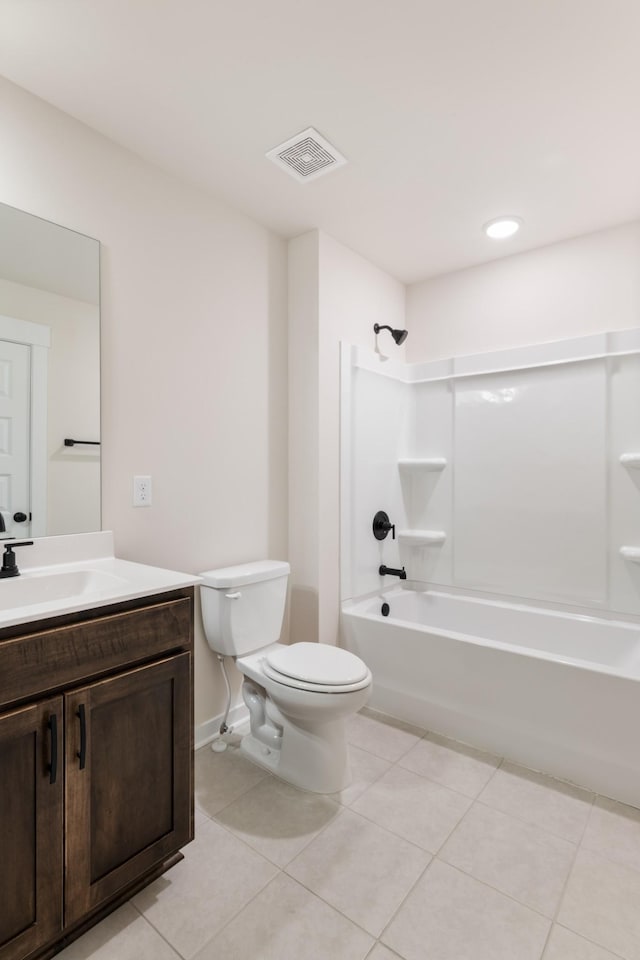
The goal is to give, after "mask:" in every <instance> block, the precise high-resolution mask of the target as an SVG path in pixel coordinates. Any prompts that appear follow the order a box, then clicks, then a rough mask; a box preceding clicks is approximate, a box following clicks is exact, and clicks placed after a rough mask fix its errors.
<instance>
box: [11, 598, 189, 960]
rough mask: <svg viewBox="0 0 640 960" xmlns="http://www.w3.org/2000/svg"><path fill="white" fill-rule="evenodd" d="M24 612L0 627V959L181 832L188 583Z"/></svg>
mask: <svg viewBox="0 0 640 960" xmlns="http://www.w3.org/2000/svg"><path fill="white" fill-rule="evenodd" d="M34 626H35V625H34V624H31V625H30V626H29V628H28V629H29V632H26V630H25V631H24V632H19V631H18V632H16V629H15V628H12V629H11V630H10V631H8V633H9V635H8V636H7V635H5V636H2V634H0V861H1V863H2V870H1V871H0V960H24V958H26V957H32V956H33V957H34V958H36V957H38V956H39V955H43V956H44V955H46V956H50V955H52V954H53V952H54V951H55V950H56V949H59V948H61V947H63V946H66V944H67V943H68V942H70V941H71V940H72V939H74V938H75V936H77V935H79V934H80V933H82V932H84V930H85V929H86V928H87V927H88V926H90V925H91V924H92V923H94V922H97V921H98V920H99V919H101V918H102V916H104V915H105V913H106V912H108V911H109V910H110V909H114V908H115V907H116V906H118V905H119V904H120V903H122V902H123V900H125V899H127V898H128V897H129V896H131V895H132V894H133V893H134V892H135V891H136V890H138V889H140V887H141V886H143V885H144V884H145V883H147V882H149V881H150V880H151V879H154V878H155V877H156V876H158V875H159V874H160V873H162V872H163V870H164V869H166V867H167V866H168V865H170V864H171V862H175V860H176V855H178V858H179V857H180V855H179V850H180V848H181V847H182V846H184V845H185V844H186V843H187V842H188V841H189V840H191V839H192V838H193V695H192V689H193V679H192V639H193V588H184V589H182V590H179V591H175V592H173V593H172V594H166V595H161V596H159V597H152V598H147V599H146V600H138V601H129V602H128V603H127V604H120V605H118V606H114V607H111V608H102V609H101V610H100V611H90V612H86V613H85V614H83V615H82V616H79V615H78V614H74V615H71V616H68V617H65V618H60V619H59V621H57V622H55V624H54V623H52V622H51V621H48V622H47V623H46V625H43V627H42V628H41V629H39V630H35V629H34ZM23 630H24V628H23ZM2 633H4V634H6V633H7V631H2ZM45 651H48V653H49V657H48V661H47V663H46V664H43V663H42V656H43V654H44V653H45ZM27 699H28V701H29V702H26V703H25V702H23V701H25V700H27ZM15 701H18V702H17V703H16V702H15Z"/></svg>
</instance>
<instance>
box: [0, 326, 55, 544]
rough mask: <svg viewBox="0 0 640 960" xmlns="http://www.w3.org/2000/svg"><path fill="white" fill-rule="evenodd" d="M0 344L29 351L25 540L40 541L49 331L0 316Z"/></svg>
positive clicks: (43, 515)
mask: <svg viewBox="0 0 640 960" xmlns="http://www.w3.org/2000/svg"><path fill="white" fill-rule="evenodd" d="M0 340H8V341H10V342H11V343H21V344H24V345H25V346H28V347H29V348H30V353H31V368H30V374H31V382H30V384H29V396H30V412H29V420H30V431H29V432H30V447H29V496H30V504H29V510H30V512H31V514H32V520H31V523H30V529H29V536H31V537H44V536H46V531H47V481H46V477H47V377H48V351H49V347H50V346H51V330H50V329H49V327H47V326H46V325H45V324H42V323H33V322H31V321H30V320H18V319H17V318H16V317H7V316H4V315H2V314H0Z"/></svg>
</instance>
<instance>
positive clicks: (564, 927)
mask: <svg viewBox="0 0 640 960" xmlns="http://www.w3.org/2000/svg"><path fill="white" fill-rule="evenodd" d="M554 926H555V927H560V928H561V929H562V930H566V931H567V933H573V934H574V935H575V936H576V937H580V938H581V939H582V940H584V941H585V942H586V943H590V944H591V945H592V946H594V947H597V948H598V949H599V950H604V951H605V953H610V954H611V956H612V957H615V960H625V957H623V955H622V954H621V953H617V952H616V951H615V950H612V949H611V947H604V946H603V945H602V944H601V943H596V941H595V940H592V939H591V938H590V937H585V935H584V933H578V932H577V930H572V928H571V927H568V926H567V925H566V923H558V921H557V920H556V921H554Z"/></svg>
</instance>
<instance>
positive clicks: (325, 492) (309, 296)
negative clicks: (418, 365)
mask: <svg viewBox="0 0 640 960" xmlns="http://www.w3.org/2000/svg"><path fill="white" fill-rule="evenodd" d="M404 315H405V300H404V287H403V285H402V284H401V283H399V282H398V281H397V280H394V279H393V278H392V277H389V276H388V274H386V273H384V272H383V271H382V270H380V269H378V268H377V267H375V266H374V265H373V264H371V263H369V262H368V261H367V260H365V259H364V258H363V257H361V256H359V255H358V254H356V253H354V252H353V251H352V250H349V249H348V248H347V247H344V246H343V245H342V244H340V243H338V242H337V241H336V240H333V239H332V238H331V237H329V236H327V235H326V234H324V233H322V232H319V231H312V232H311V233H308V234H304V235H303V236H301V237H298V238H296V239H295V240H293V241H291V242H290V244H289V331H290V345H289V370H290V396H289V403H290V411H291V413H290V417H291V420H290V423H291V434H290V448H289V462H290V472H289V484H290V489H291V493H292V512H291V528H290V538H289V556H290V560H291V565H292V571H293V578H294V580H293V589H292V607H291V633H292V638H293V639H296V640H303V639H304V640H317V639H319V640H320V641H322V642H326V643H335V642H336V639H337V635H338V616H339V599H340V571H339V565H338V557H339V539H340V526H339V512H340V341H341V340H342V341H347V342H349V343H353V344H361V345H365V346H370V347H372V346H373V344H374V334H373V325H374V323H388V324H390V325H391V326H393V327H403V326H404ZM383 337H386V338H387V339H388V344H387V342H386V341H385V340H381V343H382V347H383V348H385V349H386V348H387V346H388V347H389V350H390V351H393V353H394V355H395V356H397V357H402V356H403V355H404V348H403V347H401V348H397V347H396V346H395V345H394V344H393V341H392V340H391V338H390V336H389V334H388V333H385V334H383Z"/></svg>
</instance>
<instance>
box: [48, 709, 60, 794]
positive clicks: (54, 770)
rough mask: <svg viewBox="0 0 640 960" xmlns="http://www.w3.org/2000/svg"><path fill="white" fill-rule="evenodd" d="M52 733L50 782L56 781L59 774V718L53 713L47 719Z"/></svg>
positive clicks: (49, 768)
mask: <svg viewBox="0 0 640 960" xmlns="http://www.w3.org/2000/svg"><path fill="white" fill-rule="evenodd" d="M47 727H48V728H49V733H50V735H51V763H50V764H49V766H48V768H47V769H48V770H49V783H55V782H56V777H57V776H58V718H57V716H56V715H55V713H52V714H51V716H50V717H49V719H48V721H47Z"/></svg>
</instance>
